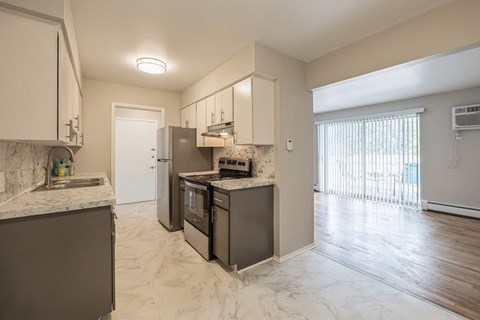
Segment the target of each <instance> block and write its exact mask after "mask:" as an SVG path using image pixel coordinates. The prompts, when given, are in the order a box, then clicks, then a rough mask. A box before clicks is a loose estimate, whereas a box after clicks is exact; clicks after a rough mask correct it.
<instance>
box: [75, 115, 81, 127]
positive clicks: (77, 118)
mask: <svg viewBox="0 0 480 320" xmlns="http://www.w3.org/2000/svg"><path fill="white" fill-rule="evenodd" d="M75 120H77V125H76V126H75V128H77V130H80V115H79V114H77V116H76V117H75Z"/></svg>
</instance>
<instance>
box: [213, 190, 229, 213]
mask: <svg viewBox="0 0 480 320" xmlns="http://www.w3.org/2000/svg"><path fill="white" fill-rule="evenodd" d="M213 204H214V205H216V206H219V207H222V208H224V209H227V210H230V197H229V195H228V194H224V193H220V192H217V191H214V192H213Z"/></svg>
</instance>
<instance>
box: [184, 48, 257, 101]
mask: <svg viewBox="0 0 480 320" xmlns="http://www.w3.org/2000/svg"><path fill="white" fill-rule="evenodd" d="M254 70H255V45H254V44H253V43H252V44H251V45H249V46H248V47H246V48H245V49H243V50H242V51H240V52H239V53H238V54H236V55H235V56H234V57H233V58H231V59H230V60H228V61H227V62H225V63H223V64H222V65H221V66H219V67H218V68H217V69H215V70H213V71H211V72H210V73H209V74H208V75H206V76H205V77H204V78H202V79H201V80H199V81H198V82H196V83H195V84H193V85H192V86H191V87H189V88H188V89H186V90H185V91H184V92H182V108H183V107H186V106H188V105H190V104H192V103H194V102H197V101H199V100H202V99H203V98H205V97H207V96H209V95H211V94H213V93H215V92H217V91H220V90H221V89H223V88H225V87H228V86H229V85H232V84H234V83H235V82H238V81H239V80H241V79H242V78H245V77H246V76H247V75H249V74H252V73H253V71H254Z"/></svg>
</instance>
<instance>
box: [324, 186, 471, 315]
mask: <svg viewBox="0 0 480 320" xmlns="http://www.w3.org/2000/svg"><path fill="white" fill-rule="evenodd" d="M315 242H316V244H317V248H316V249H315V250H316V251H318V252H320V253H322V254H324V255H326V256H328V257H330V258H332V259H333V260H336V261H338V262H341V263H343V264H346V265H348V266H350V267H352V268H354V269H356V270H359V271H361V272H364V273H367V274H369V275H370V276H373V277H375V278H377V279H379V280H381V281H384V282H386V283H388V284H390V285H393V286H395V287H398V288H400V289H403V290H406V291H408V292H410V293H412V294H414V295H416V296H418V297H421V298H423V299H426V300H428V301H431V302H433V303H435V304H438V305H440V306H442V307H444V308H446V309H449V310H451V311H453V312H456V313H458V314H461V315H463V316H465V317H467V318H470V319H480V220H478V219H471V218H464V217H458V216H453V215H447V214H441V213H435V212H422V211H416V210H411V209H402V208H397V207H392V206H385V205H378V204H373V203H369V202H366V201H362V200H351V199H346V198H339V197H335V196H329V195H325V194H321V193H315Z"/></svg>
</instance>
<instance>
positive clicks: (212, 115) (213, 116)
mask: <svg viewBox="0 0 480 320" xmlns="http://www.w3.org/2000/svg"><path fill="white" fill-rule="evenodd" d="M210 123H211V124H214V123H215V113H213V112H210Z"/></svg>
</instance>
